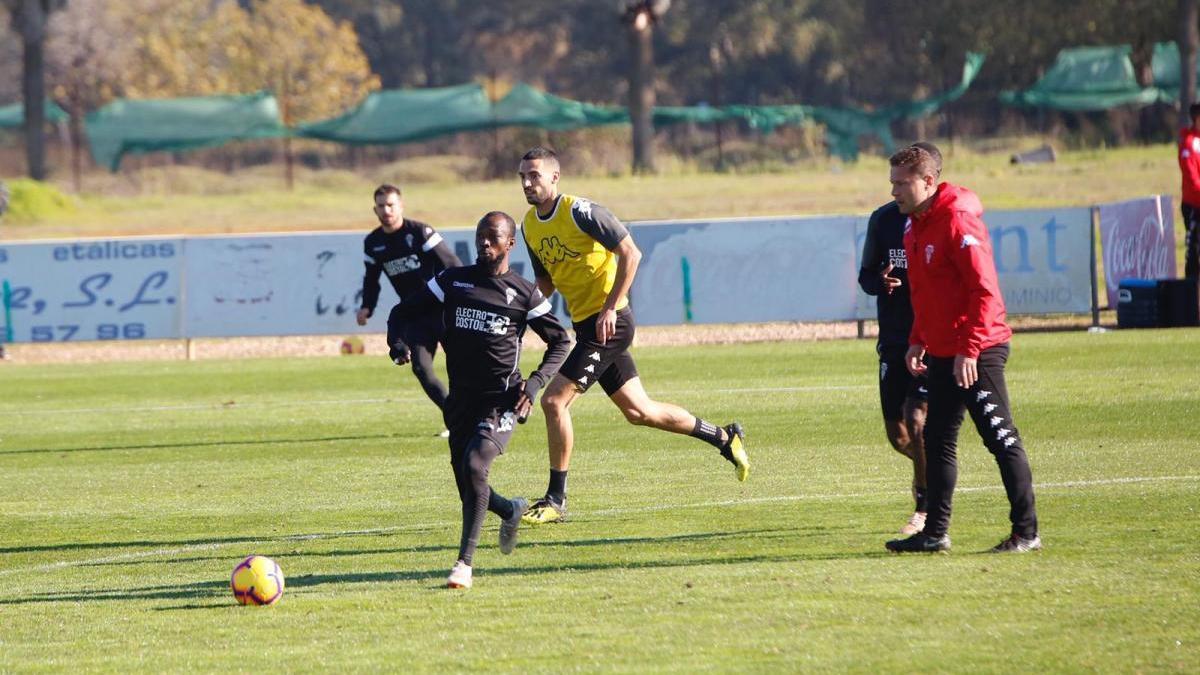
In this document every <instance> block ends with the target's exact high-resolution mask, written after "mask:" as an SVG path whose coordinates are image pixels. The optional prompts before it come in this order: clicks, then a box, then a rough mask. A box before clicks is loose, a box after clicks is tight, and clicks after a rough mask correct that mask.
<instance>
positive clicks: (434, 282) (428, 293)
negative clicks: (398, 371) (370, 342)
mask: <svg viewBox="0 0 1200 675" xmlns="http://www.w3.org/2000/svg"><path fill="white" fill-rule="evenodd" d="M443 297H445V296H444V295H443V294H442V287H441V286H440V285H439V284H438V279H437V277H434V278H433V279H430V280H429V284H428V285H426V286H425V287H424V288H421V289H419V290H417V291H415V292H413V293H410V294H409V295H408V296H406V297H405V298H404V299H403V300H401V301H400V302H398V303H396V306H395V307H393V308H392V312H391V314H389V315H388V322H387V343H388V357H389V358H391V360H392V363H395V364H396V365H398V366H402V365H404V364H406V363H408V362H409V361H410V360H411V359H412V352H411V351H410V350H409V348H408V345H406V344H405V343H404V339H403V337H401V336H403V335H404V324H405V323H407V322H408V321H411V320H412V319H413V318H414V317H418V316H422V315H424V314H426V313H428V312H429V311H431V310H432V309H433V308H434V307H436V306H438V305H440V304H441V302H442V301H441V298H443Z"/></svg>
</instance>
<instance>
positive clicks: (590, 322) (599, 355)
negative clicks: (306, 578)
mask: <svg viewBox="0 0 1200 675" xmlns="http://www.w3.org/2000/svg"><path fill="white" fill-rule="evenodd" d="M597 316H600V315H599V314H594V315H592V316H589V317H588V318H586V319H584V320H583V321H580V322H578V323H575V324H574V326H575V347H574V348H573V349H571V353H570V354H568V355H567V360H566V361H564V362H563V365H562V368H560V369H559V370H558V372H559V374H560V375H562V376H563V377H565V378H567V379H568V380H571V381H572V382H574V383H575V388H576V389H578V390H579V391H580V392H585V391H587V390H588V388H589V387H591V386H592V384H594V383H596V382H599V383H600V386H601V387H602V388H603V389H604V393H606V394H608V395H609V396H612V395H613V394H615V393H616V392H617V390H618V389H620V388H621V387H622V386H623V385H624V384H625V383H626V382H628V381H630V380H632V379H633V378H635V377H637V366H636V365H635V364H634V363H633V356H632V355H631V354H630V353H629V347H630V345H632V344H633V334H634V332H635V327H634V323H633V310H631V309H629V308H628V307H626V308H625V309H622V310H620V311H618V312H617V330H616V333H615V334H613V335H612V336H610V337H609V338H608V341H607V342H605V343H604V344H600V342H599V341H597V340H596V317H597Z"/></svg>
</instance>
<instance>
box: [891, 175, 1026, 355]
mask: <svg viewBox="0 0 1200 675" xmlns="http://www.w3.org/2000/svg"><path fill="white" fill-rule="evenodd" d="M981 216H983V205H982V204H980V203H979V197H976V196H975V193H974V192H971V191H970V190H968V189H966V188H961V187H958V186H957V185H951V184H949V183H942V184H941V185H939V186H938V189H937V192H936V193H935V194H934V196H933V202H932V203H931V204H930V205H929V208H928V209H926V210H925V211H924V212H923V213H921V214H920V215H916V216H912V217H910V218H909V223H908V225H907V226H905V232H904V251H905V253H906V254H907V256H908V282H909V284H910V288H909V290H910V292H911V293H912V305H913V327H912V332H911V333H910V334H909V338H908V341H909V343H910V344H914V345H924V346H925V351H926V352H928V353H929V354H930V355H932V356H940V357H951V356H955V355H958V354H961V355H963V356H969V357H971V358H978V357H979V352H981V351H983V350H985V349H987V348H989V347H995V346H996V345H999V344H1004V343H1005V342H1008V340H1009V338H1011V337H1012V329H1010V328H1009V327H1008V324H1007V323H1005V321H1004V319H1005V310H1004V296H1003V295H1001V293H1000V282H999V281H998V280H997V278H996V263H995V260H993V259H992V240H991V237H989V236H988V230H987V226H986V225H984V224H983V220H982V219H981Z"/></svg>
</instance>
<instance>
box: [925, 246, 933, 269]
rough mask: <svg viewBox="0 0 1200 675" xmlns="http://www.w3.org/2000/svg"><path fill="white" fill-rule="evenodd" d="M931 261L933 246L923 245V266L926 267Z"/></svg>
mask: <svg viewBox="0 0 1200 675" xmlns="http://www.w3.org/2000/svg"><path fill="white" fill-rule="evenodd" d="M932 261H933V244H926V245H925V264H926V265H928V264H929V263H930V262H932Z"/></svg>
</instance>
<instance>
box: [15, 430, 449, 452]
mask: <svg viewBox="0 0 1200 675" xmlns="http://www.w3.org/2000/svg"><path fill="white" fill-rule="evenodd" d="M419 436H420V438H427V437H428V434H420V435H419ZM384 438H403V436H400V435H397V434H365V435H361V436H323V437H319V438H261V439H254V440H236V441H199V442H197V441H191V442H188V443H137V444H133V445H97V446H93V447H83V448H24V449H20V450H5V451H0V457H4V456H5V455H34V454H54V453H63V454H68V453H73V452H112V451H117V450H169V449H173V448H211V447H222V446H228V447H234V446H245V445H295V444H299V443H337V442H342V441H372V440H380V439H384Z"/></svg>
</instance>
